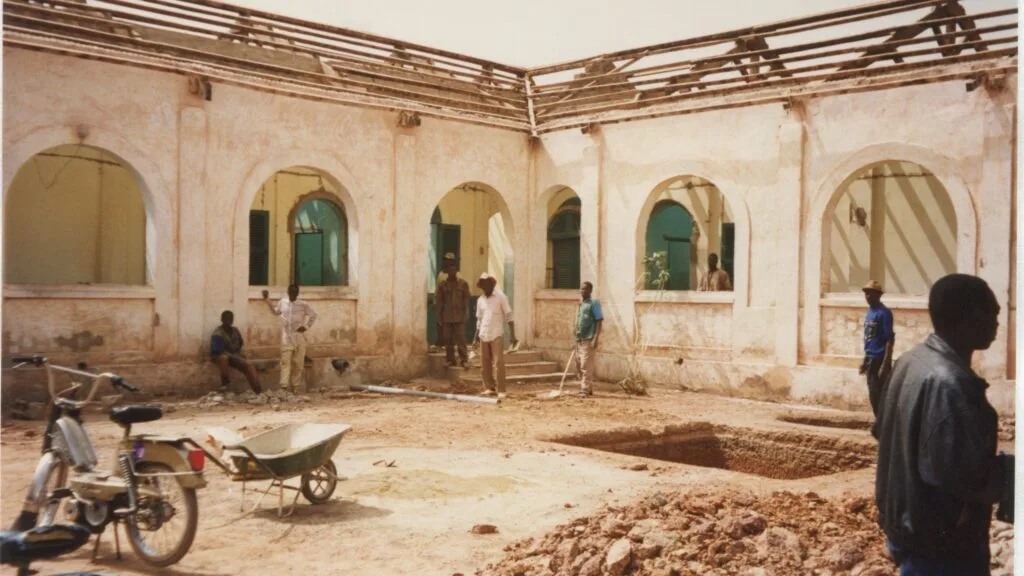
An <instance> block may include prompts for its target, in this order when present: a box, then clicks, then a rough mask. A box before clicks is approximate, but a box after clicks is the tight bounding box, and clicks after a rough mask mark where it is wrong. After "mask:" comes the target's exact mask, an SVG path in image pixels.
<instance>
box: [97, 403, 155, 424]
mask: <svg viewBox="0 0 1024 576" xmlns="http://www.w3.org/2000/svg"><path fill="white" fill-rule="evenodd" d="M163 415H164V411H163V410H161V409H160V408H158V407H156V406H121V407H118V408H111V409H110V419H111V420H113V421H114V422H116V423H117V424H120V425H121V426H128V425H131V424H141V423H142V422H152V421H154V420H159V419H160V418H162V417H163Z"/></svg>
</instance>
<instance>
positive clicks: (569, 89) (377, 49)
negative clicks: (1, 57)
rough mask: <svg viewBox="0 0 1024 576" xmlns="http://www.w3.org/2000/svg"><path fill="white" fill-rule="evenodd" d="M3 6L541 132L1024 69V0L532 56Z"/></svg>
mask: <svg viewBox="0 0 1024 576" xmlns="http://www.w3.org/2000/svg"><path fill="white" fill-rule="evenodd" d="M967 1H969V0H967ZM3 11H4V41H5V43H6V44H7V45H9V46H14V47H19V48H25V49H31V50H41V51H46V52H51V53H60V54H66V55H70V56H75V57H81V58H90V59H96V60H102V61H106V62H115V63H120V64H125V65H129V66H138V67H144V68H150V69H155V70H161V71H166V72H173V73H179V74H188V75H199V76H202V77H205V78H208V79H210V80H213V81H218V82H222V83H227V84H233V85H237V86H245V87H247V88H252V89H256V90H264V91H269V92H274V93H279V94H287V95H290V96H295V97H300V98H309V99H315V100H322V101H329V102H338V103H344V104H349V105H355V106H369V107H374V108H381V109H389V110H399V111H408V112H416V113H418V114H421V115H423V116H425V117H436V118H445V119H450V120H460V121H466V122H472V123H477V124H483V125H487V126H493V127H498V128H504V129H511V130H516V131H520V132H525V133H528V134H530V135H533V136H536V135H538V134H542V133H545V132H551V131H555V130H564V129H568V128H578V127H585V126H590V125H592V124H595V123H599V124H605V123H614V122H625V121H631V120H639V119H644V118H654V117H661V116H668V115H675V114H685V113H692V112H698V111H705V110H716V109H723V108H733V107H741V106H755V105H762V104H767V103H774V102H783V103H784V102H787V101H788V100H789V99H790V98H793V97H801V98H811V97H816V96H826V95H833V94H842V93H849V92H858V91H866V90H884V89H891V88H894V87H897V86H906V85H911V84H922V83H928V82H945V81H951V80H958V79H976V78H977V77H978V75H979V74H984V73H1007V72H1016V68H1017V9H1016V8H1013V9H1005V10H993V11H988V12H979V13H973V14H972V13H969V12H968V11H967V10H966V9H965V8H964V6H963V5H962V4H961V3H960V2H959V1H954V0H888V1H885V2H878V3H874V4H868V5H863V6H857V7H852V8H845V9H842V10H836V11H832V12H828V13H824V14H817V15H813V16H807V17H801V18H794V19H790V20H786V21H782V22H775V23H771V24H765V25H760V26H754V27H748V28H744V29H740V30H734V31H730V32H722V33H717V34H709V35H705V36H700V37H697V38H690V39H687V40H681V41H677V42H669V43H663V44H658V45H653V46H647V47H643V48H637V49H631V50H621V51H617V52H612V53H608V54H602V55H598V56H595V57H593V58H587V59H582V60H576V61H572V62H565V63H561V64H555V65H551V66H542V67H537V68H530V69H526V68H520V67H515V66H507V65H503V64H500V63H497V62H492V61H488V60H484V59H480V58H474V57H471V56H465V55H461V54H456V53H454V52H448V51H445V50H440V49H435V48H431V47H428V46H422V45H418V44H413V43H410V42H404V41H400V40H394V39H390V38H384V37H382V36H376V35H373V34H366V33H362V32H357V31H353V30H348V29H345V28H340V27H336V26H330V25H326V24H319V23H315V22H307V21H303V20H299V19H295V18H288V17H285V16H279V15H276V14H271V13H269V12H263V11H259V10H252V9H248V8H242V7H238V6H233V5H231V4H227V3H224V2H220V1H217V0H5V1H4V4H3ZM823 31H824V32H827V35H824V39H823Z"/></svg>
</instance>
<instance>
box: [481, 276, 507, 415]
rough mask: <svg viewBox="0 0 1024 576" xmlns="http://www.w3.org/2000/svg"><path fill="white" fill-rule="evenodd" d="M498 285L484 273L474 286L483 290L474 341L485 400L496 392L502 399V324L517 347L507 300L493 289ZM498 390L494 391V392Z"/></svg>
mask: <svg viewBox="0 0 1024 576" xmlns="http://www.w3.org/2000/svg"><path fill="white" fill-rule="evenodd" d="M497 285H498V281H497V280H495V279H494V277H493V276H491V275H490V274H488V273H486V272H484V273H483V274H481V275H480V280H479V281H477V283H476V286H477V288H480V289H481V290H483V292H484V295H483V296H481V297H479V298H477V301H476V338H474V340H475V341H476V342H478V343H479V344H480V363H481V368H482V371H483V377H484V386H486V387H487V390H485V391H484V393H483V395H484V396H494V394H495V391H497V394H498V398H504V397H505V350H504V344H505V322H508V329H509V331H510V332H511V333H512V345H513V346H514V345H515V344H516V342H517V341H516V325H515V323H514V322H512V306H510V305H509V303H508V298H506V297H505V295H504V294H502V293H501V290H498V289H496V286H497ZM495 365H497V372H498V378H497V386H495V378H494V371H495ZM495 388H497V390H495Z"/></svg>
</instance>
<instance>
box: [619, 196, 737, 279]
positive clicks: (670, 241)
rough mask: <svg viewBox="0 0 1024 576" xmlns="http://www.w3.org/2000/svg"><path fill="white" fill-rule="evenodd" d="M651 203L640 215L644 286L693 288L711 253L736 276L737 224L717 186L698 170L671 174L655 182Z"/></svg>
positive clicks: (705, 269) (649, 200)
mask: <svg viewBox="0 0 1024 576" xmlns="http://www.w3.org/2000/svg"><path fill="white" fill-rule="evenodd" d="M648 205H649V206H650V212H649V213H648V215H647V217H646V219H645V220H646V221H644V220H641V222H642V223H643V225H644V228H643V230H644V231H645V232H644V236H643V239H644V252H643V254H644V260H643V262H642V263H639V264H638V267H637V273H638V275H639V278H638V285H639V286H640V287H641V288H643V289H647V290H655V289H665V290H695V289H697V287H698V285H699V282H700V279H701V277H702V276H703V275H704V274H706V273H707V272H708V257H709V256H710V255H711V254H715V255H716V256H717V257H718V261H719V268H720V269H721V270H724V271H725V272H726V273H727V274H728V275H729V278H730V279H733V278H734V277H735V276H734V260H735V245H736V227H735V224H734V219H733V215H732V210H731V208H730V207H729V203H728V202H727V201H726V200H725V197H724V196H723V195H722V193H721V191H719V190H718V187H717V186H715V185H714V184H713V183H711V182H709V181H708V180H705V179H703V178H700V177H697V176H681V177H676V178H671V179H669V180H666V181H664V182H662V183H661V184H659V185H658V186H656V187H655V189H654V190H653V191H652V192H651V198H649V199H648ZM643 216H644V215H641V217H642V218H643Z"/></svg>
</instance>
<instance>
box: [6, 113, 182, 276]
mask: <svg viewBox="0 0 1024 576" xmlns="http://www.w3.org/2000/svg"><path fill="white" fill-rule="evenodd" d="M68 144H70V145H74V144H82V145H85V146H91V147H93V148H101V149H103V150H104V151H106V152H109V153H111V154H113V155H114V156H116V157H118V158H119V159H120V160H122V162H123V163H124V166H125V168H127V169H128V170H129V171H130V172H131V173H132V175H133V176H134V177H135V181H136V183H137V184H138V187H139V190H140V191H141V193H142V200H143V204H144V206H145V210H146V284H147V285H148V286H152V287H154V288H157V289H158V290H160V288H161V287H163V285H164V284H169V285H168V286H166V288H169V287H170V283H173V282H176V281H177V279H176V276H177V272H176V271H177V255H176V253H175V250H174V246H175V244H176V243H175V242H173V239H174V238H175V228H174V226H173V222H172V221H173V220H174V219H173V218H172V214H173V209H172V207H171V202H170V194H169V190H170V188H169V186H168V184H167V182H166V181H165V180H164V178H163V177H162V176H161V174H160V170H159V168H158V167H157V164H156V163H155V162H153V161H152V160H150V159H149V157H148V156H146V155H145V154H144V153H143V152H142V151H141V150H139V149H138V148H137V147H136V146H135V145H133V144H132V143H131V141H129V140H128V139H126V138H122V137H121V136H120V135H118V134H116V133H114V132H108V131H106V130H103V129H101V128H90V133H89V136H88V138H86V139H85V140H84V141H82V140H79V139H78V138H77V137H76V136H75V135H74V134H73V133H72V131H71V129H70V128H69V127H67V126H49V127H46V128H41V129H39V130H36V131H34V132H32V133H30V134H28V135H27V136H25V137H23V138H21V139H20V140H18V141H16V142H14V143H13V144H10V145H5V146H4V169H3V194H4V196H3V201H4V214H5V215H6V212H7V198H8V194H9V192H10V188H11V183H12V182H13V181H14V177H15V175H17V173H18V170H20V169H21V167H22V166H24V165H25V163H26V162H28V161H29V160H31V159H32V157H33V156H35V155H36V154H38V153H40V152H43V151H45V150H49V149H50V148H55V147H57V146H63V145H68ZM5 241H6V239H5ZM163 293H165V294H169V293H170V292H163Z"/></svg>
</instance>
